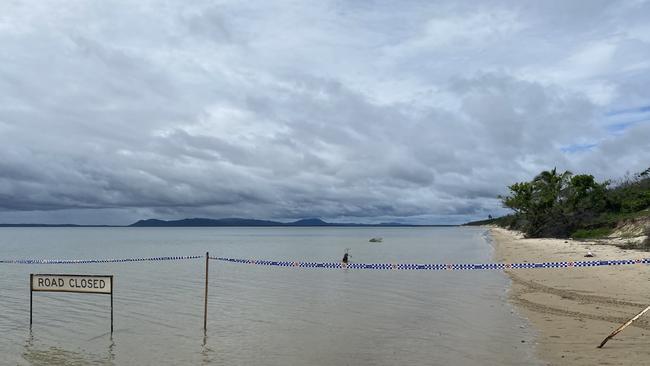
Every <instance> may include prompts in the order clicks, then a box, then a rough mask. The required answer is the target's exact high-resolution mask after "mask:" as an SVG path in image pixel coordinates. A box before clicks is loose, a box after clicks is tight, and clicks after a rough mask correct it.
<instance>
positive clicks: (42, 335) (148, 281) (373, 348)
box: [0, 228, 536, 366]
mask: <svg viewBox="0 0 650 366" xmlns="http://www.w3.org/2000/svg"><path fill="white" fill-rule="evenodd" d="M376 236H381V237H383V238H384V241H383V242H382V243H369V242H368V239H369V238H371V237H376ZM346 248H349V249H350V255H351V261H352V262H389V263H454V262H464V263H471V262H491V261H492V247H491V245H490V242H489V238H488V237H487V236H486V233H485V230H484V229H480V228H2V229H0V257H1V258H3V259H14V258H61V259H85V258H111V257H113V258H122V257H149V256H163V255H165V256H167V255H168V256H176V255H203V254H205V252H206V251H210V254H211V255H214V256H224V257H237V258H252V259H277V260H299V261H307V260H309V261H338V260H340V258H341V257H342V256H343V253H344V251H345V249H346ZM30 273H79V274H113V275H114V276H115V294H114V312H115V314H114V315H115V331H114V333H113V335H112V336H111V334H110V332H109V330H110V307H109V305H110V297H109V296H108V295H98V294H90V295H89V294H73V293H45V292H39V293H34V325H33V327H32V330H31V332H30V329H29V274H30ZM508 285H509V280H508V278H507V277H506V276H505V275H504V274H503V273H501V272H498V271H467V272H456V271H455V272H429V271H378V270H343V269H337V270H328V269H301V268H279V267H262V266H254V265H243V264H233V263H224V262H217V261H211V262H210V287H209V292H210V295H209V313H208V332H207V336H205V337H204V335H203V329H202V328H203V287H204V261H203V260H201V259H198V260H186V261H178V262H142V263H140V262H138V263H111V264H83V265H21V264H0V355H1V356H0V364H7V365H190V364H191V365H200V364H205V365H252V364H258V365H328V366H330V365H397V364H410V365H445V366H448V365H521V364H531V363H535V362H536V361H535V360H534V359H533V351H532V343H533V334H532V331H531V330H530V328H529V327H528V326H527V324H526V323H525V321H524V320H523V319H521V318H520V317H519V316H518V315H517V314H516V312H514V309H513V308H512V306H511V305H509V304H508V302H507V289H508ZM522 341H523V342H522Z"/></svg>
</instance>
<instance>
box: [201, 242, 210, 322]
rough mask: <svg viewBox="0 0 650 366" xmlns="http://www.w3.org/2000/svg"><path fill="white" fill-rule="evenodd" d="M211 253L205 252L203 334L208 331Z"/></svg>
mask: <svg viewBox="0 0 650 366" xmlns="http://www.w3.org/2000/svg"><path fill="white" fill-rule="evenodd" d="M209 261H210V252H205V298H204V302H203V334H205V333H206V332H207V331H208V263H209Z"/></svg>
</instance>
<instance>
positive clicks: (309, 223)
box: [129, 218, 455, 227]
mask: <svg viewBox="0 0 650 366" xmlns="http://www.w3.org/2000/svg"><path fill="white" fill-rule="evenodd" d="M129 226H130V227H220V226H222V227H223V226H226V227H227V226H231V227H240V226H257V227H269V226H277V227H297V226H302V227H314V226H336V227H346V226H352V227H365V226H367V227H402V226H403V227H414V226H455V225H404V224H398V223H382V224H354V223H330V222H325V221H323V220H321V219H318V218H309V219H301V220H298V221H292V222H279V221H269V220H255V219H242V218H227V219H206V218H192V219H182V220H168V221H166V220H157V219H149V220H140V221H138V222H135V223H133V224H131V225H129Z"/></svg>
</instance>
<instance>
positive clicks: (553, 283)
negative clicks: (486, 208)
mask: <svg viewBox="0 0 650 366" xmlns="http://www.w3.org/2000/svg"><path fill="white" fill-rule="evenodd" d="M491 235H492V238H493V239H494V243H495V248H496V251H495V256H496V260H498V261H500V262H526V261H528V262H548V261H567V260H570V261H581V260H591V259H594V260H595V259H637V258H645V257H650V253H647V252H638V251H632V250H624V249H620V248H618V247H615V246H610V245H600V244H598V245H596V244H591V243H582V242H577V241H572V240H568V241H565V240H561V239H523V238H522V237H521V235H519V234H517V233H515V232H512V231H508V230H504V229H500V228H492V229H491ZM587 251H591V252H592V253H594V254H595V258H584V255H585V254H586V253H587ZM508 275H509V276H510V278H511V279H512V289H511V292H510V299H511V301H512V302H513V303H514V304H515V305H516V306H517V308H518V310H519V311H520V312H521V313H522V314H523V315H524V316H526V317H527V318H528V319H529V321H530V323H531V325H532V326H533V327H534V328H535V329H536V330H537V332H538V336H537V339H536V352H537V354H538V357H539V358H541V359H542V360H543V361H544V362H546V363H547V364H549V365H649V364H650V316H649V315H648V314H646V315H645V316H644V317H642V318H640V319H639V320H638V321H637V322H635V323H634V324H633V325H632V326H630V327H628V328H626V329H625V330H624V331H623V332H621V333H619V334H618V335H617V336H616V337H614V338H613V339H611V340H610V341H609V342H608V343H607V344H606V345H605V347H604V348H602V349H597V348H596V346H597V345H598V344H600V342H601V341H602V340H603V339H604V338H605V337H606V336H607V335H608V334H609V333H611V332H612V331H613V330H614V329H616V328H617V327H618V326H619V325H621V324H623V323H624V322H625V321H626V320H628V319H629V318H631V317H632V316H634V315H635V314H637V313H638V312H640V311H641V310H643V309H644V308H645V307H646V306H648V305H650V265H647V264H638V265H626V266H605V267H591V268H571V269H568V268H556V269H527V270H526V269H520V270H510V271H508Z"/></svg>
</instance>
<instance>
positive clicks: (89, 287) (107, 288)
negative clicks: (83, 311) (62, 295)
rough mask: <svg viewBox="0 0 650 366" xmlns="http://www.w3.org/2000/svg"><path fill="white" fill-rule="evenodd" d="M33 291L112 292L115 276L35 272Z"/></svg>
mask: <svg viewBox="0 0 650 366" xmlns="http://www.w3.org/2000/svg"><path fill="white" fill-rule="evenodd" d="M31 280H32V284H31V288H32V291H53V292H83V293H97V294H110V293H112V292H113V276H103V275H67V274H33V275H32V276H31Z"/></svg>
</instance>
